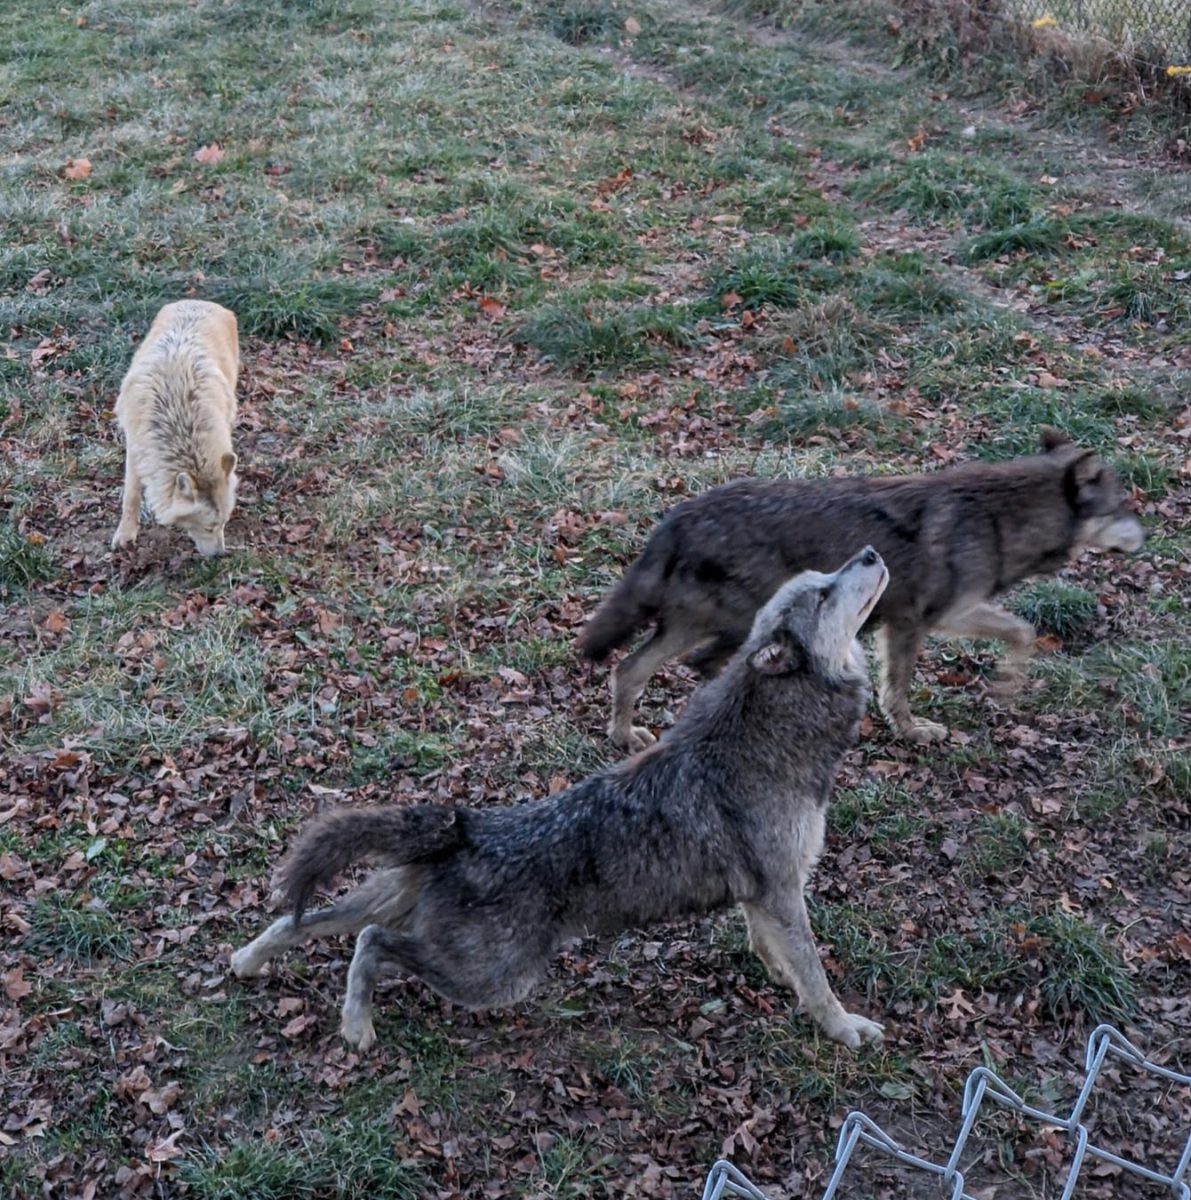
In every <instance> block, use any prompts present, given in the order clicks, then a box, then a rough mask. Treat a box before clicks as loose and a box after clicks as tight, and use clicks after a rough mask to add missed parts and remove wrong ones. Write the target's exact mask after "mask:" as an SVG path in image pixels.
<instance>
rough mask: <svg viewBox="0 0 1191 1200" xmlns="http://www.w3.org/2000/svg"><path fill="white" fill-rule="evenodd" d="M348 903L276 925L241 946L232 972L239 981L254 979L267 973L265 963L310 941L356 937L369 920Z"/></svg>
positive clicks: (348, 901)
mask: <svg viewBox="0 0 1191 1200" xmlns="http://www.w3.org/2000/svg"><path fill="white" fill-rule="evenodd" d="M350 899H351V898H350V897H348V900H347V902H344V903H340V904H336V905H334V906H332V907H331V908H320V909H318V910H316V911H315V912H308V913H303V914H302V920H301V922H300V923H298V924H295V923H294V918H293V917H292V916H288V917H282V918H280V920H277V921H274V922H273V924H272V925H270V926H269V928H268V929H266V930H265V932H264V933H262V934H261V935H260V936H259V937H257V938H254V939H253V940H252V941H251V942H249V943H248V945H247V946H241V947H240V949H239V950H237V951H236V952H235V954H233V955H232V971H233V972H234V973H235V975H236V978H237V979H252V978H254V977H255V976H257V975H259V974H260V973H261V971H262V970H263V969H264V966H265V963H267V962H268V961H269V959H271V958H276V957H277V955H278V954H280V953H282V951H284V950H288V949H290V948H291V947H292V946H300V945H301V944H302V943H303V942H306V941H309V940H310V939H311V938H316V937H328V936H330V935H332V934H336V933H355V931H356V930H357V929H359V928H360V926H361V925H363V924H364V923H365V922H366V921H367V919H368V917H367V914H366V913H365V912H363V911H362V910H361V908H360V907H359V906H357V905H354V904H351V903H350Z"/></svg>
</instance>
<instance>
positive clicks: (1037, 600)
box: [1012, 579, 1100, 642]
mask: <svg viewBox="0 0 1191 1200" xmlns="http://www.w3.org/2000/svg"><path fill="white" fill-rule="evenodd" d="M1099 603H1100V602H1099V600H1097V598H1096V595H1095V593H1094V592H1089V591H1088V590H1087V589H1086V588H1081V587H1077V586H1076V585H1075V584H1071V583H1065V582H1064V581H1063V580H1061V579H1040V580H1037V581H1036V582H1034V583H1031V584H1028V585H1027V586H1026V587H1025V588H1023V589H1022V590H1021V591H1019V592H1017V593H1016V594H1015V595H1014V597H1013V602H1012V608H1013V611H1014V612H1015V613H1017V615H1018V616H1019V617H1024V618H1025V620H1027V621H1029V622H1030V624H1031V625H1033V626H1034V628H1035V629H1037V630H1038V631H1039V632H1040V633H1053V634H1054V635H1055V636H1056V637H1059V638H1062V639H1063V641H1065V642H1069V641H1073V640H1074V639H1076V638H1079V637H1080V636H1081V635H1083V634H1085V633H1087V632H1088V631H1089V630H1090V629H1091V628H1092V627H1093V626H1094V625H1095V624H1096V619H1097V615H1098V609H1099Z"/></svg>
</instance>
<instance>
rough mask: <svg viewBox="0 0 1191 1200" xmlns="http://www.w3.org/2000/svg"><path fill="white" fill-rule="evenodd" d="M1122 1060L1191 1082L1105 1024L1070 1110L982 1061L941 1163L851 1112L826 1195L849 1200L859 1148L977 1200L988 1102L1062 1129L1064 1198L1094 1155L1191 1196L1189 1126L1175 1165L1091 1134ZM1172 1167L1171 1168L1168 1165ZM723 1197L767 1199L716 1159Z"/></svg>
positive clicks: (954, 1199)
mask: <svg viewBox="0 0 1191 1200" xmlns="http://www.w3.org/2000/svg"><path fill="white" fill-rule="evenodd" d="M1113 1061H1115V1062H1123V1063H1128V1064H1130V1065H1132V1066H1133V1067H1134V1068H1136V1069H1137V1070H1139V1071H1142V1072H1144V1073H1145V1074H1147V1075H1149V1076H1152V1077H1154V1078H1156V1079H1161V1080H1165V1081H1166V1082H1168V1083H1174V1084H1178V1085H1182V1086H1184V1087H1188V1088H1191V1075H1184V1074H1182V1073H1181V1072H1179V1071H1174V1070H1171V1069H1170V1068H1169V1067H1163V1066H1160V1065H1159V1064H1157V1063H1153V1062H1150V1061H1149V1060H1148V1059H1147V1058H1146V1057H1145V1055H1143V1054H1142V1053H1141V1051H1140V1050H1138V1049H1137V1047H1136V1046H1134V1045H1133V1044H1132V1043H1131V1042H1130V1041H1128V1040H1127V1039H1126V1038H1125V1037H1124V1035H1123V1034H1121V1033H1120V1032H1119V1031H1118V1030H1116V1029H1114V1028H1113V1027H1112V1026H1111V1025H1099V1026H1097V1027H1096V1028H1095V1029H1094V1030H1093V1031H1092V1034H1091V1036H1090V1037H1089V1038H1088V1045H1087V1050H1086V1052H1085V1054H1084V1082H1083V1085H1082V1086H1081V1088H1080V1090H1079V1095H1078V1096H1076V1098H1075V1103H1074V1105H1073V1106H1072V1108H1071V1111H1070V1113H1068V1114H1067V1115H1066V1116H1063V1115H1060V1114H1057V1113H1050V1112H1046V1111H1045V1110H1044V1109H1041V1108H1035V1107H1034V1106H1033V1105H1031V1104H1027V1103H1026V1101H1025V1100H1024V1099H1022V1097H1021V1096H1019V1095H1018V1093H1017V1092H1016V1091H1014V1090H1013V1088H1011V1087H1010V1086H1009V1085H1008V1084H1007V1083H1005V1082H1004V1080H1002V1079H1001V1078H1000V1077H999V1076H997V1075H996V1074H995V1073H994V1072H992V1071H990V1070H988V1068H987V1067H978V1068H977V1069H976V1070H974V1071H973V1072H972V1073H971V1075H969V1076H968V1078H967V1081H966V1083H965V1084H964V1096H963V1106H962V1110H961V1113H960V1127H959V1132H958V1133H957V1134H956V1138H955V1142H954V1144H953V1146H952V1149H951V1153H950V1155H949V1157H948V1159H947V1161H946V1162H943V1163H937V1162H932V1161H931V1160H930V1159H927V1158H921V1157H919V1156H918V1155H916V1154H914V1153H912V1152H911V1151H909V1150H907V1149H906V1148H905V1147H904V1146H902V1145H901V1144H900V1143H899V1142H897V1141H895V1140H894V1139H893V1138H891V1137H890V1136H889V1135H888V1134H887V1133H886V1132H885V1131H884V1130H883V1129H881V1128H880V1126H879V1125H877V1124H876V1123H875V1122H874V1121H872V1120H871V1119H870V1118H869V1117H867V1116H866V1115H865V1114H864V1113H862V1112H851V1113H849V1114H848V1116H847V1118H846V1119H845V1120H844V1124H843V1127H842V1128H841V1130H840V1135H839V1142H838V1144H837V1145H836V1150H835V1169H834V1170H833V1171H832V1173H831V1178H830V1179H829V1180H828V1181H827V1190H826V1191H825V1192H824V1193H823V1200H836V1198H838V1200H845V1197H846V1196H847V1195H848V1192H847V1190H846V1188H847V1184H848V1175H849V1168H850V1167H851V1165H852V1162H853V1159H854V1158H855V1156H856V1155H857V1153H858V1151H862V1150H868V1151H875V1152H876V1153H877V1154H878V1155H881V1156H884V1157H886V1158H889V1159H892V1160H894V1161H896V1162H898V1163H900V1164H901V1165H902V1166H904V1167H909V1168H911V1169H913V1170H914V1171H919V1172H922V1173H923V1174H924V1175H928V1176H929V1175H933V1176H936V1177H937V1179H938V1183H939V1186H940V1191H939V1195H940V1196H945V1197H948V1198H949V1200H974V1197H972V1196H971V1195H970V1194H969V1193H968V1192H967V1191H966V1190H965V1187H966V1185H965V1182H964V1176H963V1172H962V1171H961V1170H960V1162H961V1161H962V1159H963V1156H964V1151H965V1150H966V1149H967V1146H968V1141H969V1139H970V1138H971V1137H972V1133H973V1131H974V1130H975V1129H976V1127H977V1124H978V1122H979V1121H980V1119H981V1116H982V1114H983V1113H985V1111H986V1110H987V1108H988V1106H989V1105H995V1106H996V1107H998V1108H1001V1109H1006V1110H1009V1111H1010V1112H1013V1113H1016V1114H1017V1115H1018V1116H1019V1117H1024V1118H1026V1119H1027V1120H1030V1121H1036V1122H1038V1123H1039V1124H1041V1125H1045V1126H1047V1127H1049V1128H1052V1129H1055V1130H1057V1131H1060V1132H1062V1133H1063V1134H1064V1135H1065V1136H1066V1138H1067V1139H1068V1142H1069V1143H1070V1147H1071V1150H1072V1155H1071V1169H1070V1171H1069V1173H1068V1176H1067V1180H1066V1183H1065V1185H1064V1188H1063V1194H1062V1200H1071V1197H1072V1196H1074V1194H1075V1191H1076V1188H1077V1186H1078V1185H1079V1181H1080V1176H1081V1172H1082V1171H1083V1170H1084V1169H1085V1167H1086V1165H1087V1164H1088V1163H1089V1161H1092V1162H1101V1163H1109V1164H1111V1165H1112V1166H1113V1167H1115V1168H1119V1169H1120V1170H1121V1171H1123V1172H1125V1173H1127V1174H1130V1175H1133V1176H1135V1177H1136V1178H1138V1179H1144V1180H1148V1181H1149V1182H1151V1183H1155V1184H1162V1185H1164V1186H1166V1187H1168V1188H1169V1189H1170V1194H1171V1196H1172V1197H1174V1198H1175V1200H1191V1186H1189V1185H1188V1178H1189V1177H1191V1129H1188V1130H1187V1132H1186V1141H1185V1142H1184V1143H1183V1146H1182V1150H1181V1152H1180V1154H1179V1157H1178V1160H1177V1161H1176V1162H1175V1163H1173V1164H1161V1163H1151V1162H1141V1161H1138V1160H1137V1159H1133V1158H1126V1157H1123V1156H1121V1155H1119V1154H1116V1153H1114V1152H1113V1151H1112V1150H1109V1149H1107V1148H1106V1147H1104V1146H1100V1145H1097V1144H1096V1143H1095V1142H1094V1141H1093V1140H1092V1134H1091V1131H1090V1130H1089V1128H1088V1126H1087V1125H1086V1124H1085V1120H1084V1119H1085V1114H1086V1113H1087V1111H1088V1107H1089V1103H1090V1101H1091V1100H1092V1098H1093V1094H1094V1091H1095V1088H1096V1083H1097V1080H1098V1079H1099V1078H1100V1075H1101V1072H1102V1071H1103V1070H1104V1068H1105V1065H1106V1064H1107V1063H1110V1062H1113ZM1164 1165H1165V1166H1166V1167H1167V1168H1168V1169H1167V1170H1163V1169H1162V1167H1163V1166H1164ZM721 1196H730V1197H738V1196H743V1197H746V1198H747V1200H765V1196H764V1194H763V1193H762V1192H760V1191H758V1190H757V1188H755V1187H754V1186H753V1185H752V1184H751V1183H750V1182H749V1181H748V1180H747V1179H746V1178H745V1177H744V1176H743V1175H742V1174H741V1173H740V1172H739V1171H738V1170H736V1168H735V1167H733V1166H732V1165H731V1164H730V1163H726V1162H717V1163H716V1164H715V1166H714V1167H712V1169H711V1173H710V1174H709V1175H708V1177H707V1184H706V1187H705V1188H704V1190H703V1200H719V1197H721Z"/></svg>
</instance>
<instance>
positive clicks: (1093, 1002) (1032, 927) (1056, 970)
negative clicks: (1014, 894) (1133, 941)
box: [1024, 913, 1136, 1022]
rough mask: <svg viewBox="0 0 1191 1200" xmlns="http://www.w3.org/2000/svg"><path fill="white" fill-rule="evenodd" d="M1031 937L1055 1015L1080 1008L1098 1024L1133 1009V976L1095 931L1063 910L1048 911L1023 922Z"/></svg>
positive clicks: (1043, 986) (1045, 993) (1046, 997)
mask: <svg viewBox="0 0 1191 1200" xmlns="http://www.w3.org/2000/svg"><path fill="white" fill-rule="evenodd" d="M1031 938H1037V939H1039V941H1040V942H1041V943H1042V945H1041V946H1040V947H1039V950H1040V952H1041V957H1042V959H1043V961H1044V963H1045V969H1044V971H1043V974H1042V982H1041V992H1042V998H1043V1000H1044V1002H1045V1003H1046V1005H1047V1007H1048V1008H1049V1009H1050V1011H1051V1012H1052V1013H1053V1014H1054V1015H1055V1016H1057V1017H1066V1016H1068V1015H1070V1014H1071V1013H1077V1012H1079V1013H1085V1014H1086V1015H1087V1017H1088V1019H1089V1020H1090V1021H1096V1022H1099V1021H1111V1020H1121V1019H1123V1018H1126V1017H1128V1016H1130V1015H1131V1014H1132V1013H1133V1011H1134V1008H1135V993H1136V985H1135V984H1134V981H1133V977H1132V976H1131V975H1130V974H1129V972H1128V970H1127V968H1126V967H1125V964H1124V963H1123V962H1122V960H1121V957H1120V955H1119V954H1118V953H1117V951H1116V950H1115V949H1114V948H1113V947H1112V946H1111V945H1110V944H1109V942H1108V941H1107V939H1106V938H1105V936H1104V934H1103V933H1101V932H1100V931H1099V930H1098V929H1095V928H1093V927H1092V926H1091V925H1089V924H1088V923H1087V922H1086V921H1083V920H1081V919H1080V918H1078V917H1075V916H1071V915H1069V914H1067V913H1049V914H1045V915H1042V916H1035V917H1033V918H1032V919H1031V920H1029V921H1028V922H1027V923H1026V932H1025V935H1024V939H1031ZM1031 949H1032V947H1031Z"/></svg>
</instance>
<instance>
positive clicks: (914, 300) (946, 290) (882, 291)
mask: <svg viewBox="0 0 1191 1200" xmlns="http://www.w3.org/2000/svg"><path fill="white" fill-rule="evenodd" d="M853 293H854V294H855V295H856V297H857V300H858V302H859V303H860V304H861V305H863V306H864V308H865V309H867V310H868V311H869V312H871V313H874V314H879V315H880V316H882V317H885V318H887V319H897V320H901V321H923V320H925V319H927V318H930V317H938V316H941V315H943V314H946V313H954V312H959V311H961V310H962V309H964V308H965V307H966V306H967V300H966V299H965V297H964V296H963V295H962V294H961V293H960V292H959V291H958V290H957V289H956V287H955V286H954V284H951V283H949V282H948V281H947V280H945V279H943V278H942V276H940V275H939V274H938V273H937V272H934V271H929V270H923V271H908V270H900V271H882V270H880V269H873V270H870V271H867V272H865V274H864V275H863V276H862V277H861V278H860V279H859V280H858V281H857V282H856V283H855V285H854V287H853ZM966 328H967V326H966V325H965V330H966Z"/></svg>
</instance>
